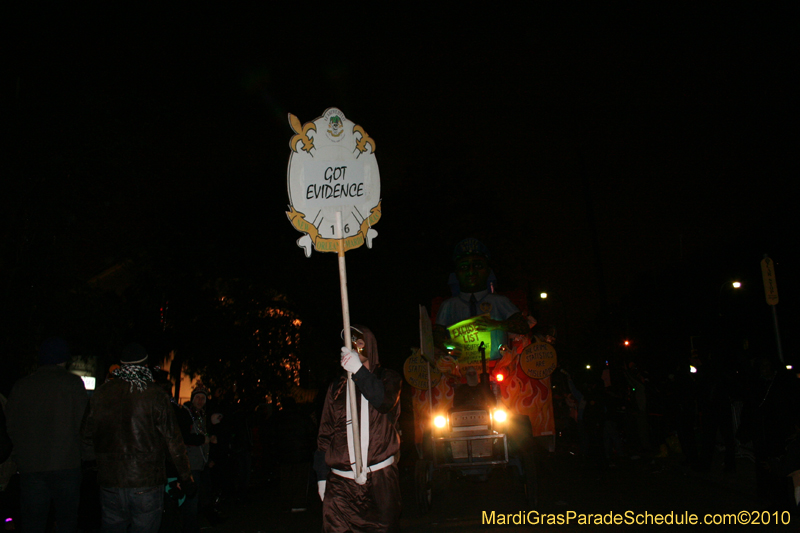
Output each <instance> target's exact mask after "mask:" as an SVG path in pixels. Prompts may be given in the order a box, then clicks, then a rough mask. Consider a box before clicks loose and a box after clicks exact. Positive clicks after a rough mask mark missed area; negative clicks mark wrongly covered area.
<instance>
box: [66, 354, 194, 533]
mask: <svg viewBox="0 0 800 533" xmlns="http://www.w3.org/2000/svg"><path fill="white" fill-rule="evenodd" d="M147 359H148V357H147V351H146V350H145V349H144V347H142V346H141V345H139V344H129V345H128V346H126V347H125V348H124V349H123V350H122V354H121V356H120V367H119V368H117V369H116V370H114V371H113V372H112V374H113V376H114V379H112V380H110V381H107V382H106V383H104V384H103V385H102V386H101V387H100V388H99V389H97V390H96V391H95V393H94V395H93V396H92V399H91V401H90V403H89V411H88V413H87V415H86V419H85V421H84V424H83V428H82V431H81V433H82V436H83V442H84V444H85V445H86V446H87V447H88V448H89V449H91V451H92V452H93V455H94V457H95V458H96V460H97V483H98V485H100V487H101V489H102V490H101V491H100V502H101V505H102V524H103V530H104V531H114V532H116V531H119V532H125V531H127V530H128V528H130V530H131V531H136V532H137V533H156V532H157V531H158V528H159V525H160V523H161V517H162V509H163V504H164V486H165V485H166V483H167V475H166V466H165V464H166V459H167V456H169V458H170V459H171V461H172V462H173V464H174V465H175V469H176V470H177V472H178V478H179V479H180V484H181V485H182V489H183V491H184V492H185V493H187V495H188V494H191V493H192V492H194V489H195V486H194V481H193V479H192V477H191V469H190V467H189V457H188V455H187V454H186V446H185V445H184V443H183V438H182V437H181V432H180V429H179V427H178V420H177V417H176V416H175V412H174V411H173V408H172V406H171V404H170V400H169V395H168V394H167V393H166V391H165V390H164V389H163V388H162V387H161V386H159V384H157V383H155V382H154V381H153V375H152V372H151V371H150V369H149V368H148V367H147V366H146V364H147Z"/></svg>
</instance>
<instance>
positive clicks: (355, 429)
mask: <svg viewBox="0 0 800 533" xmlns="http://www.w3.org/2000/svg"><path fill="white" fill-rule="evenodd" d="M342 235H343V232H342V213H341V211H337V212H336V236H337V237H338V238H339V250H338V255H339V289H340V291H341V296H342V321H343V323H344V345H345V346H347V347H348V348H349V349H352V348H353V339H352V337H351V335H350V302H349V299H348V297H347V267H346V266H345V262H344V238H343V237H342ZM347 400H348V401H349V402H350V418H351V420H352V423H351V424H350V433H351V436H352V441H353V455H355V467H356V469H355V478H356V479H359V478H360V477H361V472H362V471H363V465H362V464H361V432H360V431H359V420H358V395H357V394H356V384H355V383H354V382H353V375H352V374H351V373H350V372H348V373H347Z"/></svg>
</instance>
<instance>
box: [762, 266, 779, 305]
mask: <svg viewBox="0 0 800 533" xmlns="http://www.w3.org/2000/svg"><path fill="white" fill-rule="evenodd" d="M761 277H762V278H763V279H764V296H766V298H767V304H768V305H777V304H778V284H777V282H776V281H775V263H774V262H773V261H772V259H770V258H769V257H767V256H766V255H765V256H764V259H762V260H761Z"/></svg>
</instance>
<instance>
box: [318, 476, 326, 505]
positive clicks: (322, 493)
mask: <svg viewBox="0 0 800 533" xmlns="http://www.w3.org/2000/svg"><path fill="white" fill-rule="evenodd" d="M325 483H326V482H325V480H324V479H321V480H319V481H317V492H319V499H320V500H322V501H324V500H325Z"/></svg>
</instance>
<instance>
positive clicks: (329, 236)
mask: <svg viewBox="0 0 800 533" xmlns="http://www.w3.org/2000/svg"><path fill="white" fill-rule="evenodd" d="M289 124H290V125H291V126H292V129H293V130H294V132H295V135H294V136H293V137H292V139H291V140H290V141H289V146H290V148H291V149H292V152H291V155H290V156H289V170H288V189H289V204H290V205H289V211H288V212H287V213H286V215H287V216H288V217H289V220H290V221H291V222H292V225H293V226H294V227H295V228H296V229H297V230H298V231H301V232H303V233H305V235H304V236H302V237H301V238H300V239H298V241H297V245H298V246H299V247H301V248H303V249H304V250H305V254H306V257H309V256H310V255H311V248H312V246H313V247H314V249H316V250H317V251H318V252H338V250H339V239H338V237H339V236H338V235H337V233H336V223H335V220H336V213H337V212H340V213H341V214H342V237H343V238H344V249H345V251H346V250H350V249H352V248H358V247H359V246H361V245H362V244H364V243H365V242H366V243H367V247H368V248H372V239H374V238H375V237H376V236H377V235H378V232H377V231H375V230H374V229H373V228H372V226H373V225H375V224H376V223H377V222H378V220H380V218H381V181H380V174H379V172H378V162H377V160H376V159H375V141H374V140H373V139H372V138H371V137H370V136H369V135H367V132H366V131H364V128H362V127H361V126H359V125H357V124H354V123H353V122H351V121H349V120H347V119H346V118H345V116H344V114H343V113H342V112H341V111H339V110H338V109H336V108H335V107H331V108H329V109H327V110H325V113H324V114H323V115H322V116H321V117H319V118H317V119H316V120H314V121H313V122H307V123H305V124H302V125H301V124H300V121H299V120H298V119H297V117H295V116H294V115H291V114H290V115H289Z"/></svg>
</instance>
